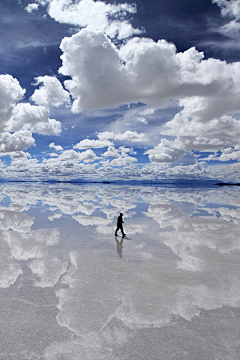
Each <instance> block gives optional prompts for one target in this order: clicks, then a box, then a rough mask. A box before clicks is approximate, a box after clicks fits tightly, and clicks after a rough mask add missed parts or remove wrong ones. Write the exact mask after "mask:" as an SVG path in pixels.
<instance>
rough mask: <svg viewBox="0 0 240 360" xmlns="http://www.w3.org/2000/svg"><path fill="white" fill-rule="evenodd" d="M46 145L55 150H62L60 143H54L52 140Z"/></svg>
mask: <svg viewBox="0 0 240 360" xmlns="http://www.w3.org/2000/svg"><path fill="white" fill-rule="evenodd" d="M48 146H49V147H50V149H54V150H55V151H62V150H63V147H62V146H61V145H55V143H54V142H52V143H50V144H49V145H48Z"/></svg>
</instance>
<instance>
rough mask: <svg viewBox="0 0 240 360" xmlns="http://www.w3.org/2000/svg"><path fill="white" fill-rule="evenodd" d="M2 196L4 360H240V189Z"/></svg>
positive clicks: (69, 188) (39, 191)
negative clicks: (118, 233)
mask: <svg viewBox="0 0 240 360" xmlns="http://www.w3.org/2000/svg"><path fill="white" fill-rule="evenodd" d="M0 194H1V195H0V260H1V262H0V299H1V306H0V311H1V316H0V329H1V332H0V350H1V351H0V354H1V355H0V359H1V360H11V359H14V360H15V359H16V360H19V359H28V360H30V359H34V360H35V359H49V360H53V359H58V360H60V359H61V360H63V359H64V360H65V359H69V360H70V359H71V360H74V359H78V360H88V359H89V360H95V359H96V360H110V359H111V360H120V359H121V360H135V359H136V360H155V359H156V360H159V359H161V360H165V359H166V360H169V359H174V360H176V359H177V360H186V359H190V360H192V359H196V360H201V359H203V360H206V359H223V360H226V359H236V360H238V359H239V358H240V341H239V339H240V238H239V229H240V201H239V200H240V189H239V188H237V187H224V188H222V187H221V188H220V187H212V188H171V187H154V186H120V185H106V184H105V185H95V184H90V185H87V184H86V185H70V184H53V185H51V184H32V185H29V184H17V183H12V184H3V185H0ZM120 212H123V214H124V218H123V219H124V230H125V232H126V233H127V238H126V239H123V240H122V239H121V237H118V238H115V236H114V231H115V228H116V220H117V216H118V214H119V213H120Z"/></svg>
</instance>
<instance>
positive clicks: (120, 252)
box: [115, 236, 124, 258]
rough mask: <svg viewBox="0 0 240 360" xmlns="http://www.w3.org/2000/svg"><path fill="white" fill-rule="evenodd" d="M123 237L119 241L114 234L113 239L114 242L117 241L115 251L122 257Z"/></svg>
mask: <svg viewBox="0 0 240 360" xmlns="http://www.w3.org/2000/svg"><path fill="white" fill-rule="evenodd" d="M123 238H124V236H123V237H122V239H121V241H119V240H118V238H117V236H115V240H116V243H117V253H118V255H119V257H120V258H121V257H122V248H123Z"/></svg>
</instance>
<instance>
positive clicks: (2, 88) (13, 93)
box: [0, 74, 25, 130]
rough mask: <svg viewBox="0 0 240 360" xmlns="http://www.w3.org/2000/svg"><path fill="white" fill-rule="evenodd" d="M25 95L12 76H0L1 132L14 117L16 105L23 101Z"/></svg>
mask: <svg viewBox="0 0 240 360" xmlns="http://www.w3.org/2000/svg"><path fill="white" fill-rule="evenodd" d="M24 94H25V89H23V88H22V87H21V86H20V84H19V82H18V80H17V79H15V78H13V76H11V75H8V74H7V75H2V74H1V75H0V111H1V122H0V124H1V125H0V130H3V129H4V127H5V125H6V122H7V121H8V119H9V118H10V117H11V115H12V111H13V109H14V107H15V105H16V103H17V102H18V101H20V100H22V98H23V96H24Z"/></svg>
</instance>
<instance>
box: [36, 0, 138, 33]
mask: <svg viewBox="0 0 240 360" xmlns="http://www.w3.org/2000/svg"><path fill="white" fill-rule="evenodd" d="M37 2H38V3H40V4H41V5H46V4H48V8H47V12H48V14H49V16H51V17H52V18H53V19H54V20H55V21H57V22H60V23H67V24H72V25H75V26H79V27H88V28H89V29H91V30H99V31H101V32H105V33H106V34H107V35H108V36H110V37H118V38H119V39H125V38H128V37H130V36H132V35H133V34H140V33H141V32H142V30H139V29H134V28H133V27H132V25H131V24H130V22H129V21H127V20H123V19H124V17H126V15H127V14H132V13H135V12H136V6H135V5H134V4H128V3H122V4H107V3H106V2H103V1H93V0H77V1H75V2H74V3H73V2H72V1H69V0H46V1H41V0H38V1H37Z"/></svg>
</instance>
